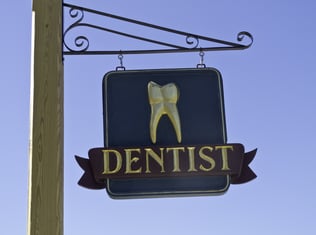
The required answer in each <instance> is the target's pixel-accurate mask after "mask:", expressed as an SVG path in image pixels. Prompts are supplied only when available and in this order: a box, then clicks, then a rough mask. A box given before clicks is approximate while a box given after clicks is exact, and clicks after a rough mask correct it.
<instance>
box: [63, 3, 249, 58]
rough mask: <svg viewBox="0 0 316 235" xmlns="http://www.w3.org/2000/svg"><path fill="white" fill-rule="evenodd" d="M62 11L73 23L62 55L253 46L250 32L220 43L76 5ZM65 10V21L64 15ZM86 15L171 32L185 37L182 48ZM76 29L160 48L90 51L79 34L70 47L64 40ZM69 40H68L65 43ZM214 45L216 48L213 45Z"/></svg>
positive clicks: (186, 50)
mask: <svg viewBox="0 0 316 235" xmlns="http://www.w3.org/2000/svg"><path fill="white" fill-rule="evenodd" d="M63 7H64V9H65V8H67V9H69V10H68V13H69V16H70V18H71V19H72V21H73V23H71V24H70V25H69V26H68V27H67V28H65V30H64V31H63V54H64V55H118V54H155V53H180V52H198V51H201V49H203V51H225V50H244V49H247V48H249V47H250V46H251V45H252V43H253V37H252V35H251V34H250V33H248V32H246V31H242V32H239V33H238V34H237V41H238V42H239V43H235V42H229V41H224V40H219V39H215V38H210V37H205V36H202V35H197V34H193V33H187V32H183V31H179V30H174V29H171V28H166V27H161V26H158V25H154V24H150V23H146V22H142V21H138V20H134V19H129V18H125V17H121V16H118V15H113V14H109V13H105V12H101V11H96V10H93V9H89V8H85V7H81V6H76V5H72V4H68V3H63ZM65 12H66V11H65V10H64V13H63V14H64V18H65V14H66V13H65ZM85 13H88V14H93V15H99V16H102V17H108V18H112V19H115V20H119V21H123V22H127V23H131V24H134V25H139V26H142V27H147V28H151V29H155V30H159V31H164V32H167V33H170V34H172V35H177V36H183V37H185V41H184V43H183V44H184V45H185V46H181V45H178V44H175V43H168V42H162V41H158V40H155V39H152V38H148V37H143V36H138V35H134V34H129V33H125V32H121V31H118V30H114V29H110V28H106V27H103V26H98V25H95V24H92V23H89V22H87V21H86V19H85ZM75 28H90V29H96V30H100V31H104V32H109V33H112V34H117V35H120V36H124V37H128V38H133V39H137V40H140V41H144V42H148V43H152V44H155V45H159V46H161V47H162V48H160V49H153V50H91V49H90V42H89V38H88V37H87V36H84V35H79V36H75V37H73V40H74V41H73V42H72V43H71V44H69V43H68V42H67V41H66V38H67V35H68V34H69V33H70V31H72V30H73V29H75ZM244 40H246V41H248V43H247V44H241V42H242V41H244ZM68 41H71V40H68ZM202 41H203V42H204V43H205V42H206V43H208V44H212V46H203V47H202V45H201V42H202ZM214 45H215V46H214Z"/></svg>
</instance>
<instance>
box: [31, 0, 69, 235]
mask: <svg viewBox="0 0 316 235" xmlns="http://www.w3.org/2000/svg"><path fill="white" fill-rule="evenodd" d="M62 23H63V22H62V0H33V28H32V65H31V66H32V69H31V74H32V75H31V104H30V107H31V108H30V113H31V115H30V116H31V123H30V148H29V199H28V229H27V234H28V235H35V234H36V235H62V234H63V142H64V139H63V131H64V130H63V125H64V120H63V99H64V97H63V95H64V94H63V92H64V91H63V89H64V80H63V62H62Z"/></svg>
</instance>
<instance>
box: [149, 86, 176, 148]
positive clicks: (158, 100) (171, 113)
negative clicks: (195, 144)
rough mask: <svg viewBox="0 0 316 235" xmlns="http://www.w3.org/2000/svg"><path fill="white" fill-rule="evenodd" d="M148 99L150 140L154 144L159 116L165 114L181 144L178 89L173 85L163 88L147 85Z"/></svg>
mask: <svg viewBox="0 0 316 235" xmlns="http://www.w3.org/2000/svg"><path fill="white" fill-rule="evenodd" d="M148 98H149V104H150V106H151V117H150V127H149V128H150V138H151V141H152V142H153V143H154V144H155V143H156V139H157V127H158V123H159V121H160V119H161V116H162V115H164V114H166V115H167V116H168V118H169V119H170V121H171V123H172V125H173V127H174V130H175V132H176V136H177V140H178V142H179V143H181V138H182V136H181V126H180V118H179V113H178V109H177V105H176V103H177V101H178V89H177V87H176V86H175V84H173V83H169V84H167V85H165V86H163V87H161V86H160V85H158V84H157V83H155V82H152V81H151V82H149V83H148Z"/></svg>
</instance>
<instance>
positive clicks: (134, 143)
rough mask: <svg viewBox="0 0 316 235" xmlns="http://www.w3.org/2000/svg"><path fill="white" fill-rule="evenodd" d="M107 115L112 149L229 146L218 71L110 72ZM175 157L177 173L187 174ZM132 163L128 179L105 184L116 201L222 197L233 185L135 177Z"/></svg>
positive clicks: (205, 179) (221, 179)
mask: <svg viewBox="0 0 316 235" xmlns="http://www.w3.org/2000/svg"><path fill="white" fill-rule="evenodd" d="M103 110H104V145H105V147H108V148H109V147H122V148H126V147H129V148H131V147H135V148H136V147H141V146H158V147H159V146H161V148H164V149H168V148H170V149H174V148H175V147H177V146H178V147H181V146H190V145H201V144H202V145H203V144H204V145H212V144H225V143H226V127H225V114H224V100H223V88H222V78H221V75H220V73H219V71H217V70H216V69H212V68H203V69H170V70H139V71H113V72H109V73H107V74H106V75H105V76H104V80H103ZM176 155H177V154H176V152H174V156H173V157H174V160H173V164H174V166H173V168H172V169H173V171H178V172H179V173H181V171H188V169H181V168H180V167H178V166H180V165H181V164H179V161H181V157H179V156H176ZM205 158H207V156H206V157H205ZM156 160H157V159H156ZM206 160H207V159H206ZM129 161H132V162H129V166H130V168H129V171H130V172H128V173H131V174H129V175H130V177H128V178H124V179H115V178H111V179H107V182H106V187H107V191H108V193H109V195H110V196H111V197H113V198H125V197H161V196H178V195H181V196H185V195H210V194H221V193H224V192H225V191H226V190H227V189H228V187H229V185H230V177H229V176H228V175H221V176H205V175H204V176H199V175H194V176H182V177H175V176H172V177H171V176H170V177H133V172H136V170H137V169H138V168H137V169H136V168H135V169H132V168H133V164H134V163H133V157H131V156H130V157H129ZM135 161H136V160H135ZM196 167H199V166H196Z"/></svg>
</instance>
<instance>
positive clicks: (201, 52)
mask: <svg viewBox="0 0 316 235" xmlns="http://www.w3.org/2000/svg"><path fill="white" fill-rule="evenodd" d="M204 55H205V53H204V51H203V49H202V48H200V52H199V56H200V63H199V64H197V65H196V67H197V68H206V65H205V64H204Z"/></svg>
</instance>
